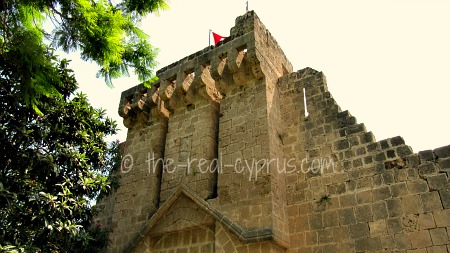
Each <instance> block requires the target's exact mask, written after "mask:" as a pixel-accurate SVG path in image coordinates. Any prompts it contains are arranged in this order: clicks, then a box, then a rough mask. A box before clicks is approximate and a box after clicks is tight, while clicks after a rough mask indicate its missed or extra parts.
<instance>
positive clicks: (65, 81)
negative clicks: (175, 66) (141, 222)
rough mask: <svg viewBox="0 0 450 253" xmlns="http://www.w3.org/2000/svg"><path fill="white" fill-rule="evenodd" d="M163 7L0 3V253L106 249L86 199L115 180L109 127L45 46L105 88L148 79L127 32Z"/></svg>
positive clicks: (142, 56)
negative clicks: (85, 67)
mask: <svg viewBox="0 0 450 253" xmlns="http://www.w3.org/2000/svg"><path fill="white" fill-rule="evenodd" d="M164 8H166V4H165V2H164V1H162V0H150V1H145V0H124V1H122V2H118V3H113V2H111V1H101V0H100V1H99V0H74V1H69V0H59V1H56V0H0V217H1V218H0V252H4V251H5V252H98V251H99V250H100V249H102V248H103V247H104V246H105V245H106V243H107V240H106V239H107V231H105V230H104V229H102V228H101V227H99V226H96V225H95V224H92V216H93V211H92V207H91V204H90V200H92V199H94V198H95V197H97V196H99V194H100V195H104V194H105V192H107V190H108V187H109V186H110V185H113V186H114V180H117V178H114V177H113V176H108V173H109V172H111V171H114V170H117V165H118V163H117V160H120V157H118V156H117V150H118V146H117V143H115V144H112V145H111V146H110V147H109V148H108V145H107V144H106V143H105V141H104V137H105V136H107V135H109V134H113V133H115V131H116V124H115V122H113V121H112V120H111V119H109V118H107V117H106V116H105V113H104V111H102V110H98V109H94V108H93V107H92V106H91V105H90V104H89V102H88V100H87V98H86V96H85V95H83V94H76V89H77V88H78V84H77V82H76V80H75V78H74V76H73V73H72V71H71V70H70V69H69V68H68V61H66V60H59V59H58V58H57V57H56V56H55V54H54V50H53V49H51V48H50V46H53V47H59V48H62V49H63V50H65V51H72V50H79V51H80V52H81V55H82V57H83V59H85V60H91V61H95V62H96V63H98V65H99V69H100V70H99V75H101V76H103V77H105V80H106V82H107V83H109V84H110V82H111V79H113V78H116V77H118V76H121V75H123V74H127V73H128V70H129V69H133V70H134V71H135V72H136V74H137V75H138V77H139V78H140V79H141V80H143V81H148V80H149V79H151V78H152V77H153V75H152V70H153V68H154V66H155V60H154V58H155V53H156V51H155V49H154V48H153V47H152V46H151V45H150V44H149V43H148V42H147V40H146V38H147V37H146V35H145V34H144V33H143V32H142V31H141V30H139V29H138V28H137V24H138V22H139V20H140V18H141V17H142V16H143V15H145V14H146V13H149V12H153V11H158V10H161V9H164ZM49 19H50V20H52V22H53V23H54V24H55V29H54V30H53V31H52V32H49V33H47V32H46V31H45V30H44V29H43V25H42V24H43V22H44V21H45V20H49ZM116 183H117V182H116Z"/></svg>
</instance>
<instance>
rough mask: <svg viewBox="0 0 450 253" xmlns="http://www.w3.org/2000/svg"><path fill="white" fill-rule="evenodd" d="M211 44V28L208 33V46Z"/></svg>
mask: <svg viewBox="0 0 450 253" xmlns="http://www.w3.org/2000/svg"><path fill="white" fill-rule="evenodd" d="M210 46H211V29H209V33H208V47H210Z"/></svg>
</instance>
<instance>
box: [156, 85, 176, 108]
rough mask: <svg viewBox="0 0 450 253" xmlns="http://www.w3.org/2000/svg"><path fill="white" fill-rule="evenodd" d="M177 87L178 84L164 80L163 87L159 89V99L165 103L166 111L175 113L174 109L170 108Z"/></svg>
mask: <svg viewBox="0 0 450 253" xmlns="http://www.w3.org/2000/svg"><path fill="white" fill-rule="evenodd" d="M175 87H176V82H173V80H170V79H169V80H167V79H166V80H162V81H161V86H160V87H159V97H160V98H161V100H162V101H164V106H165V108H166V110H168V111H173V108H171V107H170V102H169V101H170V98H171V97H172V95H173V93H174V91H175Z"/></svg>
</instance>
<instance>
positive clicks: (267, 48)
mask: <svg viewBox="0 0 450 253" xmlns="http://www.w3.org/2000/svg"><path fill="white" fill-rule="evenodd" d="M290 71H292V65H291V63H290V62H289V61H288V60H287V58H286V56H285V55H284V53H283V51H282V50H281V48H280V47H279V46H278V44H277V42H276V40H275V39H274V38H273V37H272V35H271V34H270V33H269V32H268V31H267V29H266V28H265V26H264V25H263V24H262V23H261V21H260V20H259V18H258V16H257V15H256V14H255V13H254V12H253V11H251V12H248V13H247V14H245V15H243V16H240V17H238V18H236V22H235V26H234V27H233V28H231V31H230V36H229V37H228V38H227V39H225V40H224V41H221V42H220V43H219V44H218V45H217V46H215V47H214V46H210V47H206V48H204V49H203V50H200V51H198V52H196V53H194V54H191V55H189V56H187V57H185V58H183V59H181V60H179V61H177V62H175V63H173V64H171V65H168V66H166V67H164V68H162V69H160V70H159V71H157V73H156V75H157V76H158V78H159V80H158V81H157V82H155V83H153V84H151V86H152V88H150V89H147V88H145V87H144V86H143V85H142V84H141V85H138V86H136V87H133V88H131V89H129V90H127V91H125V92H123V94H122V98H121V102H120V106H119V114H120V115H121V116H122V117H123V118H124V122H125V126H127V127H128V128H129V127H131V126H132V125H133V124H134V123H136V122H148V121H149V120H151V119H150V118H151V111H152V110H159V111H160V113H159V114H160V115H161V116H165V117H167V116H168V115H170V112H173V111H174V110H175V109H176V108H183V107H186V106H189V105H193V104H195V103H197V102H198V101H199V100H204V99H206V100H208V101H214V102H217V103H220V101H221V99H222V97H223V96H224V95H227V94H230V93H234V92H236V91H239V90H241V89H242V87H243V86H253V85H255V83H256V82H257V81H258V80H262V79H264V78H265V79H270V80H276V79H277V78H279V77H280V76H282V75H283V74H286V73H288V72H290ZM154 113H156V112H154ZM157 114H158V113H156V115H157Z"/></svg>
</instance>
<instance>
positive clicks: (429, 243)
mask: <svg viewBox="0 0 450 253" xmlns="http://www.w3.org/2000/svg"><path fill="white" fill-rule="evenodd" d="M157 75H158V77H159V81H158V82H156V83H153V84H152V88H145V87H144V86H142V85H138V86H136V87H134V88H131V89H129V90H127V91H125V92H123V94H122V98H121V103H120V107H119V113H120V114H121V116H122V117H124V124H125V125H126V126H127V127H128V136H127V142H126V148H125V157H124V158H126V159H124V163H123V165H124V170H123V173H122V176H121V186H120V188H119V189H118V190H117V191H116V192H114V193H113V194H112V195H111V196H109V197H108V198H107V199H105V200H103V202H102V203H100V207H101V209H102V212H101V214H100V215H99V216H98V219H99V221H101V222H104V223H105V224H110V225H111V226H112V228H113V232H112V234H111V235H110V238H111V241H112V244H111V245H110V247H109V248H108V252H187V253H189V252H302V253H303V252H428V253H431V252H447V251H448V250H449V248H448V247H449V240H450V239H449V238H450V237H449V236H450V233H449V232H450V231H448V230H449V229H450V208H449V207H450V193H449V183H448V173H449V171H450V146H446V147H442V148H438V149H435V150H428V151H422V152H419V153H418V154H415V153H413V151H412V150H411V148H410V147H409V146H407V145H406V144H405V142H404V140H403V139H402V138H401V137H399V136H397V137H393V138H390V139H386V140H382V141H376V140H375V137H374V135H373V134H372V133H371V132H369V131H367V130H366V128H365V126H364V124H362V123H357V121H356V118H355V117H353V116H352V115H351V114H350V113H349V112H348V111H342V110H341V109H340V107H339V106H338V104H337V103H336V101H335V100H334V99H333V97H332V96H331V94H330V92H329V91H328V88H327V83H326V78H325V75H324V74H323V73H321V72H318V71H316V70H313V69H311V68H306V69H302V70H300V71H297V72H292V66H291V64H290V63H289V61H288V60H287V58H286V57H285V55H284V54H283V52H282V50H281V48H280V47H279V46H278V44H277V43H276V41H275V39H274V38H273V37H272V36H271V34H270V33H269V32H268V30H267V29H266V28H265V27H264V25H263V24H262V23H261V22H260V20H259V18H258V17H257V16H256V14H255V13H254V12H249V13H247V14H245V15H243V16H241V17H238V18H237V19H236V24H235V26H234V27H233V28H231V32H230V37H229V38H227V39H226V40H224V41H222V42H220V43H219V44H218V45H217V46H216V47H208V48H205V49H203V50H201V51H199V52H197V53H195V54H192V55H190V56H188V57H185V58H183V59H182V60H180V61H178V62H176V63H174V64H171V65H169V66H167V67H165V68H163V69H161V70H159V71H158V72H157ZM130 159H131V163H130Z"/></svg>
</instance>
